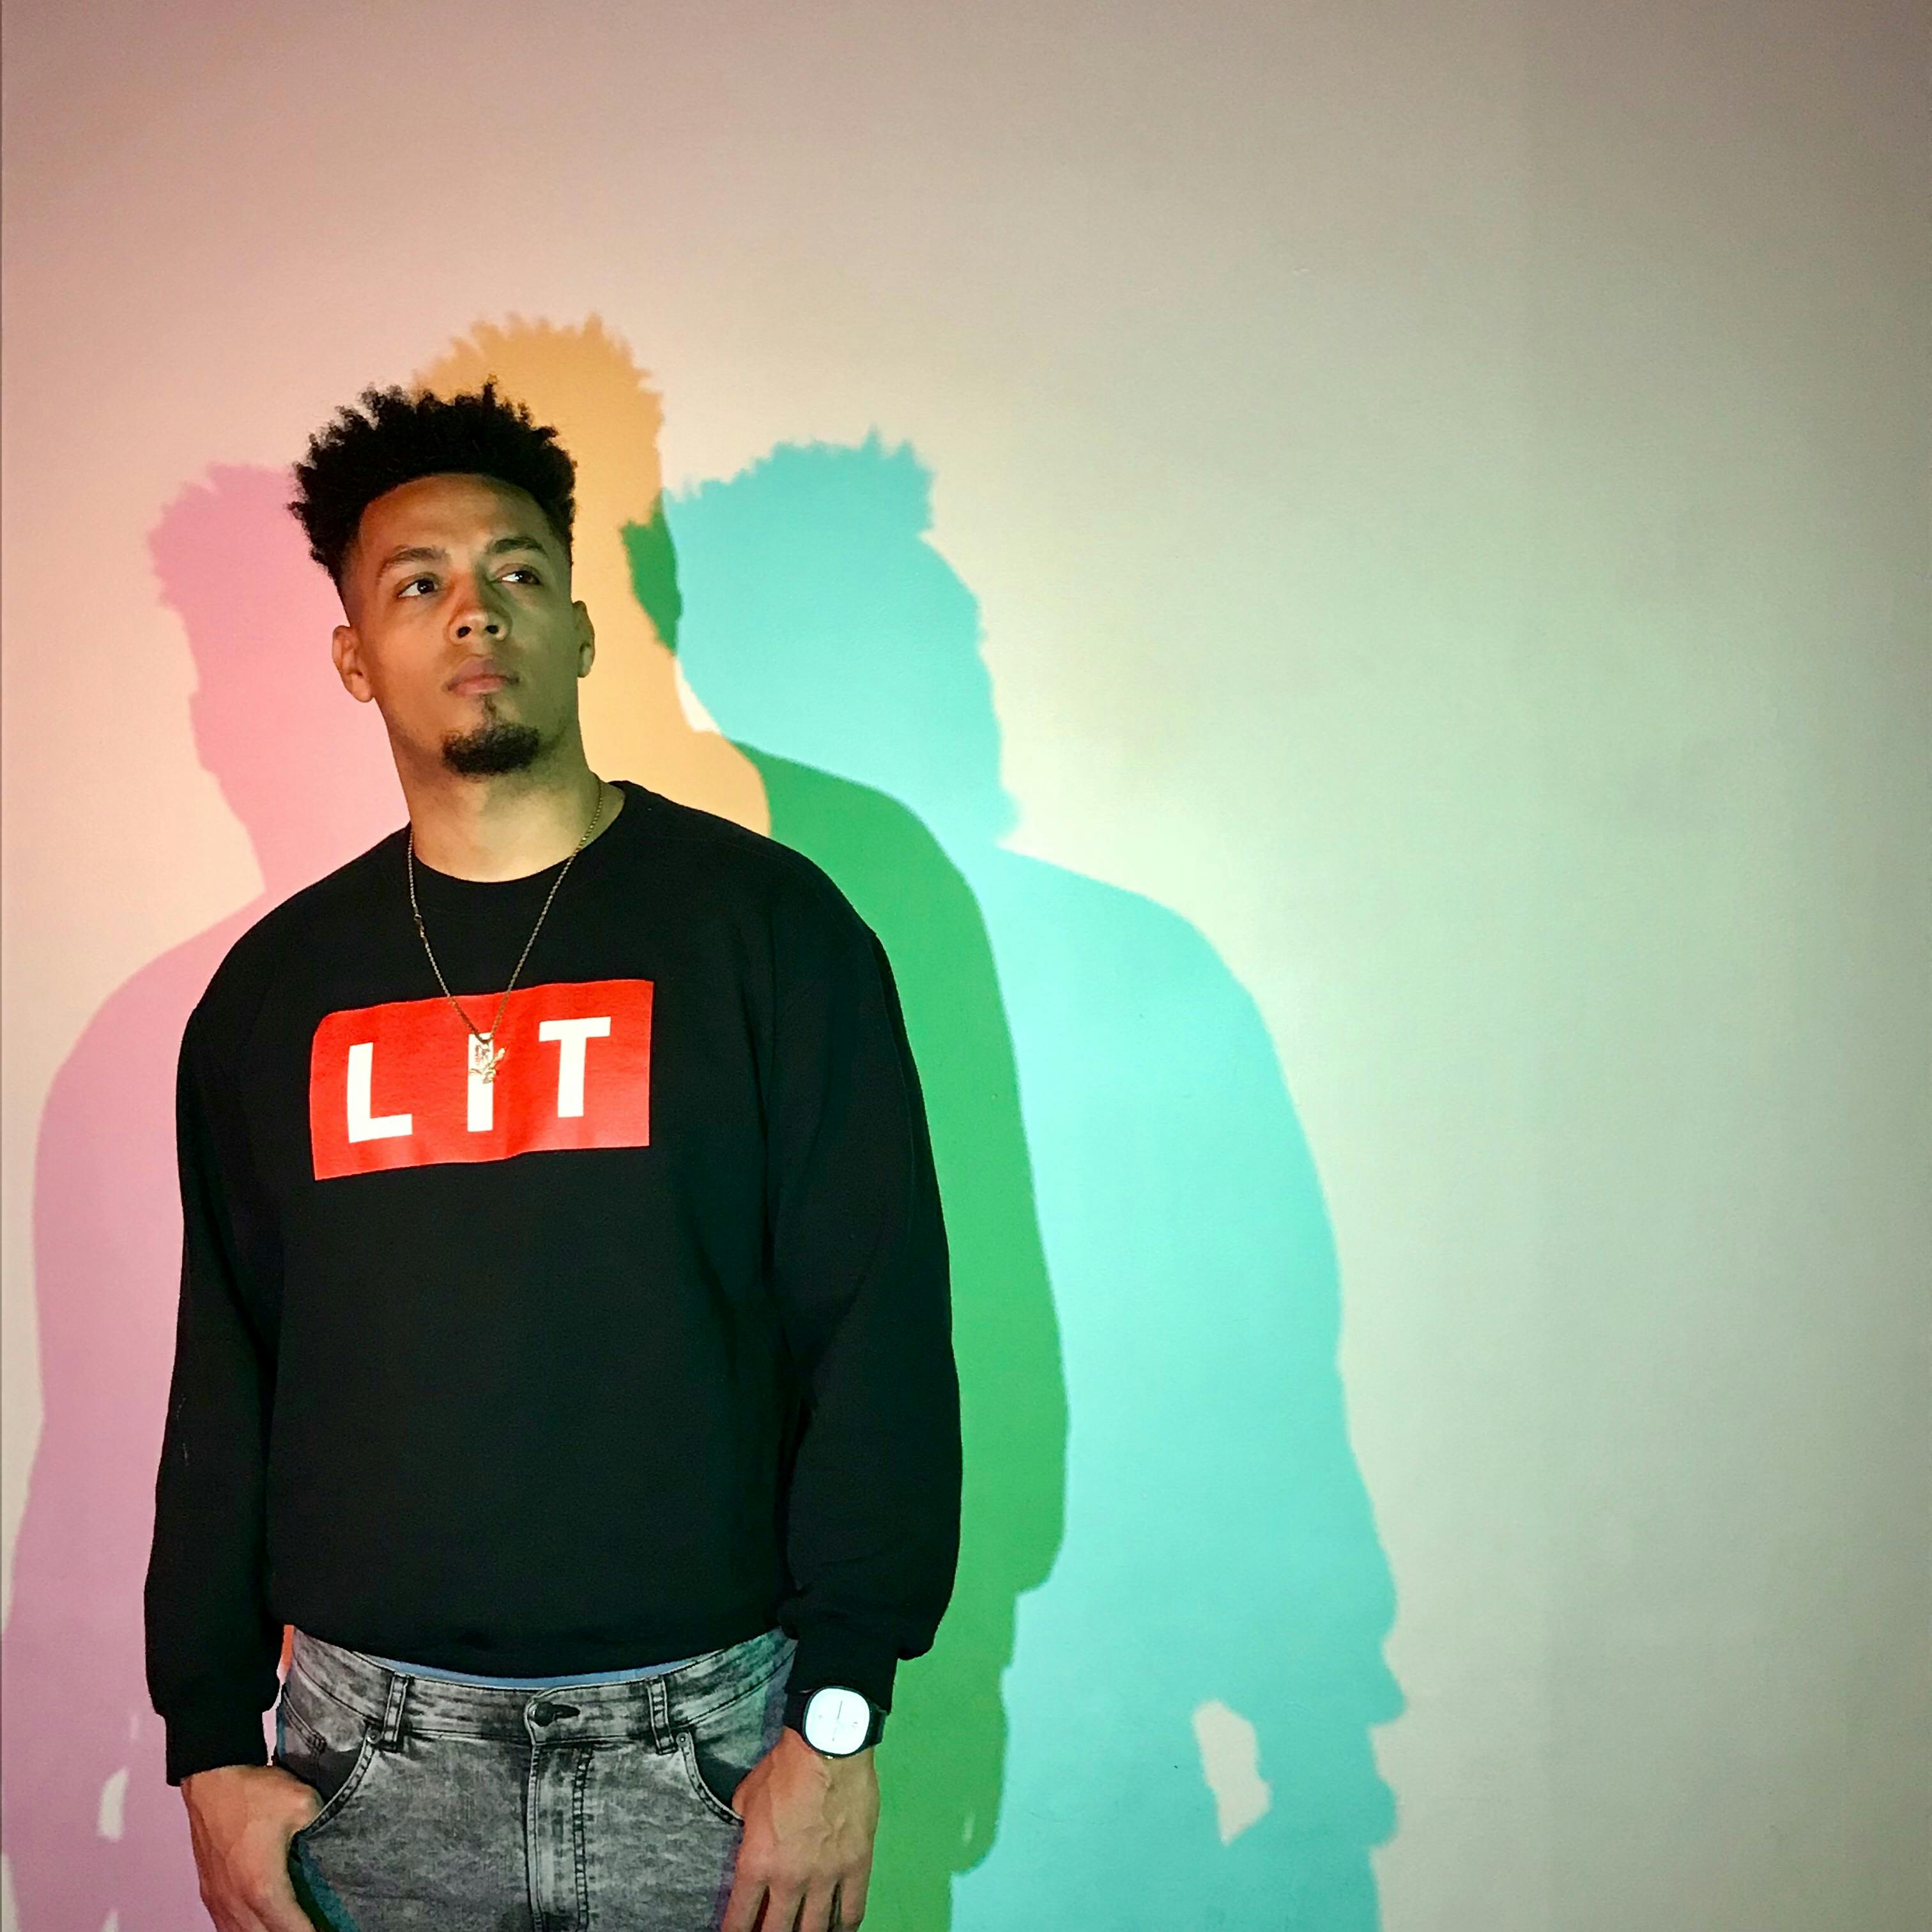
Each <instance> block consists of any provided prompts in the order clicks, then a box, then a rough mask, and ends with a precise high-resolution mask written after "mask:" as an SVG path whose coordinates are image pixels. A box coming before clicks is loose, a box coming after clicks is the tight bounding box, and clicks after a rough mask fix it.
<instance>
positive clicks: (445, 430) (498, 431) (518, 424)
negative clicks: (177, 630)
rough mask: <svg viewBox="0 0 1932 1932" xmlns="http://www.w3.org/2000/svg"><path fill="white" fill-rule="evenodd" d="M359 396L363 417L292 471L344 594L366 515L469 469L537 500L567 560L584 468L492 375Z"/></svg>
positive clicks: (322, 438) (297, 503)
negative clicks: (468, 386)
mask: <svg viewBox="0 0 1932 1932" xmlns="http://www.w3.org/2000/svg"><path fill="white" fill-rule="evenodd" d="M360 400H361V401H362V411H363V413H360V414H359V413H357V412H356V411H355V410H351V409H347V408H344V409H342V410H338V412H337V413H336V416H335V419H334V420H333V421H332V422H330V423H329V424H328V425H326V427H325V428H322V429H320V430H318V431H317V432H316V433H315V434H314V436H313V437H311V438H310V439H309V446H308V455H307V456H306V457H305V458H304V460H302V461H301V462H300V463H297V464H296V466H295V478H296V487H297V489H298V490H299V494H298V495H297V496H296V497H295V498H294V499H293V501H291V502H290V504H289V505H288V508H289V509H290V512H291V513H292V514H293V516H294V517H295V519H296V522H298V523H300V524H301V525H302V529H303V530H304V531H305V532H306V533H307V535H308V547H309V554H310V555H311V556H313V557H314V559H315V560H316V562H317V563H319V564H320V565H322V567H323V569H324V570H326V571H328V572H329V577H330V578H331V579H332V580H333V582H334V583H335V587H336V589H338V591H339V590H340V589H341V588H342V571H343V559H344V557H345V556H346V555H347V552H348V550H349V547H350V544H352V543H353V542H354V541H355V540H356V531H357V530H358V529H359V527H360V526H361V524H362V512H363V511H364V510H365V509H366V508H368V505H370V504H371V503H372V502H374V500H375V499H376V498H377V497H378V496H381V495H382V494H383V493H384V492H385V491H386V490H393V489H395V488H396V487H397V486H398V484H404V483H412V482H414V481H416V478H418V477H419V476H440V475H445V474H447V473H449V472H467V473H471V474H475V475H483V476H490V477H493V478H496V481H498V482H499V483H509V484H514V485H515V487H517V489H519V490H526V491H527V492H528V493H529V495H530V496H533V497H534V498H535V499H536V502H537V504H538V507H539V508H541V510H542V511H543V513H544V515H545V516H547V517H548V518H549V519H550V523H551V524H552V526H553V528H554V529H555V530H556V534H557V535H558V536H559V538H561V539H562V543H563V553H564V555H565V556H566V557H568V556H569V555H570V538H571V523H572V521H573V520H574V517H575V514H576V509H577V503H576V496H575V487H576V482H577V466H576V464H575V463H573V462H572V461H571V459H570V455H569V452H568V451H566V450H565V449H564V447H563V446H562V444H561V443H559V442H558V441H557V440H556V431H555V430H554V429H547V428H543V427H542V426H541V425H538V424H537V423H535V422H532V420H531V418H530V413H529V410H527V409H526V408H525V407H524V406H523V404H520V403H517V402H514V401H511V400H510V399H509V398H506V397H502V396H499V395H497V394H496V378H495V377H490V378H489V379H488V380H486V381H485V382H484V385H483V386H482V388H481V389H475V390H472V391H469V392H467V393H466V394H464V395H456V396H452V397H450V398H448V399H447V400H445V399H443V398H441V397H439V396H434V395H428V394H427V393H425V394H422V395H416V394H413V393H411V392H410V391H408V390H407V389H401V388H395V389H365V390H364V391H363V392H362V397H361V399H360Z"/></svg>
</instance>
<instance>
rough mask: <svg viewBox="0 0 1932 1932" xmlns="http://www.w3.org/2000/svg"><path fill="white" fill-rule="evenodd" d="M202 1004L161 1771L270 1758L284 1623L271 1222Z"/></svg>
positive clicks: (170, 1429) (192, 1081)
mask: <svg viewBox="0 0 1932 1932" xmlns="http://www.w3.org/2000/svg"><path fill="white" fill-rule="evenodd" d="M201 1022H202V1010H200V1009H199V1008H198V1009H197V1010H196V1013H193V1014H191V1015H190V1016H189V1020H188V1024H187V1028H186V1029H185V1031H184V1033H183V1035H182V1038H181V1051H180V1055H179V1058H178V1062H177V1065H176V1072H175V1157H176V1164H177V1166H178V1169H179V1173H180V1181H181V1292H180V1301H179V1304H178V1308H177V1310H176V1315H175V1357H174V1369H173V1373H172V1378H171V1379H170V1382H169V1390H168V1406H167V1419H166V1425H165V1427H164V1429H163V1434H162V1439H161V1452H160V1468H159V1470H158V1472H157V1475H156V1477H155V1481H154V1540H153V1543H152V1546H151V1550H150V1552H149V1556H148V1571H147V1579H146V1583H145V1590H144V1596H143V1610H144V1616H145V1637H146V1658H147V1679H148V1696H149V1698H150V1700H151V1702H152V1703H153V1705H154V1709H155V1710H156V1712H157V1713H158V1714H159V1715H160V1718H161V1719H162V1721H163V1724H164V1726H165V1727H166V1739H167V1743H166V1761H167V1781H168V1783H169V1784H175V1785H178V1784H180V1783H181V1781H182V1779H184V1778H187V1777H188V1776H189V1775H191V1774H192V1773H193V1772H198V1771H208V1770H211V1769H214V1768H215V1767H216V1766H220V1765H228V1764H251V1765H259V1764H263V1763H267V1762H268V1753H267V1751H266V1748H265V1745H264V1739H263V1722H262V1716H263V1712H265V1711H266V1710H267V1709H269V1707H270V1706H272V1704H273V1703H275V1697H276V1694H277V1691H278V1685H279V1678H278V1665H279V1664H280V1662H281V1649H282V1631H281V1626H280V1625H278V1623H276V1622H275V1621H274V1620H273V1619H272V1618H271V1617H270V1616H269V1610H268V1605H267V1593H266V1567H265V1553H264V1547H265V1541H266V1538H265V1529H266V1525H265V1519H264V1514H263V1497H264V1472H265V1469H266V1462H267V1451H268V1430H269V1409H270V1405H271V1401H272V1392H273V1389H274V1386H275V1366H274V1341H273V1337H272V1333H271V1332H270V1329H271V1320H270V1317H269V1313H268V1310H269V1305H270V1303H269V1297H268V1296H266V1295H265V1294H264V1293H263V1288H262V1283H261V1281H260V1276H261V1274H263V1271H264V1268H265V1267H266V1265H269V1261H270V1259H271V1256H270V1254H269V1249H270V1247H271V1246H272V1243H271V1241H270V1239H269V1225H268V1223H267V1220H266V1217H265V1216H263V1214H261V1213H260V1209H259V1206H258V1205H257V1201H258V1197H257V1195H255V1194H254V1193H252V1192H251V1189H250V1187H249V1185H248V1176H249V1175H250V1173H251V1171H252V1170H251V1165H250V1163H249V1161H248V1155H247V1149H246V1145H245V1142H244V1141H243V1139H242V1135H241V1132H240V1129H241V1120H240V1116H239V1112H238V1111H237V1110H236V1108H235V1106H234V1105H233V1086H232V1084H231V1083H229V1082H223V1081H222V1080H221V1079H219V1077H218V1076H217V1075H216V1074H215V1073H214V1070H211V1068H210V1067H208V1065H207V1064H205V1055H206V1052H207V1047H206V1043H205V1040H204V1038H203V1033H202V1024H201Z"/></svg>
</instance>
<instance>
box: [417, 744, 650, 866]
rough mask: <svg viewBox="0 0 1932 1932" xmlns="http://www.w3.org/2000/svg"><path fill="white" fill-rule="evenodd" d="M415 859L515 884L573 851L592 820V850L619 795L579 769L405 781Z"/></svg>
mask: <svg viewBox="0 0 1932 1932" xmlns="http://www.w3.org/2000/svg"><path fill="white" fill-rule="evenodd" d="M403 790H404V797H405V798H406V799H407V802H408V805H409V811H410V836H411V837H412V838H413V840H414V841H415V844H416V858H417V859H418V861H419V862H420V863H422V864H423V865H428V866H430V867H431V868H433V869H434V870H435V871H439V872H447V873H449V874H452V876H454V877H457V878H459V879H477V880H501V879H520V878H523V877H527V876H528V875H529V874H530V873H532V872H540V871H543V870H544V868H545V867H546V866H549V865H556V864H559V862H561V861H562V860H563V859H568V857H569V856H571V853H573V852H574V851H576V850H577V849H578V841H580V840H582V839H583V833H584V829H585V827H586V826H587V825H589V823H590V822H591V814H592V811H595V813H596V814H597V817H596V826H595V830H594V831H592V833H591V835H590V838H589V841H585V842H586V843H589V844H594V843H595V841H596V840H598V838H601V837H602V836H603V835H604V832H606V831H607V829H609V827H610V821H611V820H613V818H614V817H616V815H617V814H618V812H619V811H621V810H622V808H623V803H624V794H623V792H622V790H621V789H620V788H619V787H617V786H616V785H614V784H609V783H607V782H606V781H603V780H601V779H598V778H596V777H595V775H594V774H593V773H592V771H591V769H590V767H589V765H588V764H586V763H577V764H576V765H575V766H573V767H571V768H570V769H567V770H565V771H564V772H545V773H544V774H542V775H538V774H536V773H534V772H504V773H502V775H500V776H498V777H495V778H464V777H460V776H458V775H457V774H455V773H454V772H444V773H440V774H438V775H436V776H435V777H434V778H432V779H431V780H429V781H418V782H417V783H416V784H413V785H411V784H407V783H405V784H404V787H403Z"/></svg>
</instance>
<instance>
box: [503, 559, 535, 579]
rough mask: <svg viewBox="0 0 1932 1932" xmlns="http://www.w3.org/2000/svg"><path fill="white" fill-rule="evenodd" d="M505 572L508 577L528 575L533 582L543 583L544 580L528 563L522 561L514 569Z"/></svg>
mask: <svg viewBox="0 0 1932 1932" xmlns="http://www.w3.org/2000/svg"><path fill="white" fill-rule="evenodd" d="M503 574H504V575H505V577H517V576H522V577H528V578H529V580H530V581H531V582H532V583H541V582H542V581H543V579H542V578H541V577H539V576H538V574H536V572H535V570H533V569H532V568H531V567H530V565H528V564H527V563H520V564H518V565H517V566H516V568H514V570H506V571H504V573H503Z"/></svg>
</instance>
